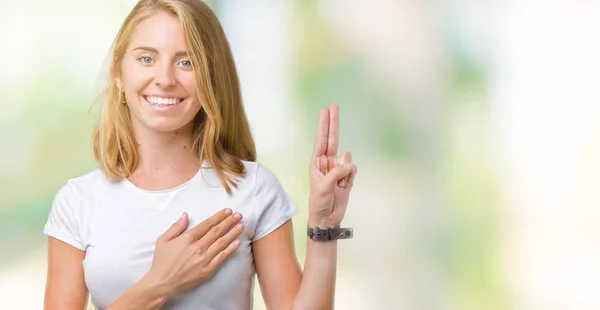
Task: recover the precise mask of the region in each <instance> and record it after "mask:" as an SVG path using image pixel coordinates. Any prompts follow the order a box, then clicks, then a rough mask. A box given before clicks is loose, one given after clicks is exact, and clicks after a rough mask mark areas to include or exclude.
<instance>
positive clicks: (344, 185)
mask: <svg viewBox="0 0 600 310" xmlns="http://www.w3.org/2000/svg"><path fill="white" fill-rule="evenodd" d="M341 186H342V187H346V179H343V180H342V184H341Z"/></svg>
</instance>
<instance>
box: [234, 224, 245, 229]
mask: <svg viewBox="0 0 600 310" xmlns="http://www.w3.org/2000/svg"><path fill="white" fill-rule="evenodd" d="M235 228H237V229H239V230H242V229H244V224H237V225H236V226H235Z"/></svg>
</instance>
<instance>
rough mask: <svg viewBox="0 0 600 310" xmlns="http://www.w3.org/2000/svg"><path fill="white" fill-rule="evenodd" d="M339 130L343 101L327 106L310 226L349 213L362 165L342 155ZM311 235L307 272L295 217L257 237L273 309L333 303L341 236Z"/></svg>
mask: <svg viewBox="0 0 600 310" xmlns="http://www.w3.org/2000/svg"><path fill="white" fill-rule="evenodd" d="M338 130H339V111H338V106H337V105H335V104H334V105H332V106H331V108H325V109H322V110H321V115H320V116H319V128H318V129H317V139H316V142H315V149H314V153H313V157H312V159H311V163H310V198H309V218H308V225H309V226H311V227H320V228H328V227H329V228H331V227H336V226H338V225H340V223H341V222H342V219H343V218H344V215H345V213H346V207H347V205H348V199H349V195H350V191H351V189H352V186H353V184H354V177H355V176H356V172H357V167H356V165H354V164H352V163H351V162H352V158H351V154H350V153H349V152H343V153H342V154H341V155H340V157H337V149H338ZM307 239H308V246H307V252H306V262H305V265H304V276H302V275H301V273H300V270H299V267H298V263H297V261H296V257H295V253H294V244H293V233H292V224H291V221H288V222H287V223H286V224H284V225H282V226H281V227H279V228H278V229H276V230H275V231H273V232H272V233H271V234H269V235H268V236H266V237H264V238H263V239H259V240H257V241H256V242H254V243H253V245H252V251H253V253H254V256H255V264H256V271H257V273H258V277H259V282H260V285H261V289H262V290H263V297H264V299H265V302H266V304H267V307H268V308H269V309H276V310H279V309H293V310H321V309H333V299H334V293H335V276H336V263H337V262H336V261H337V241H335V240H333V241H324V242H317V241H313V240H311V239H309V238H307Z"/></svg>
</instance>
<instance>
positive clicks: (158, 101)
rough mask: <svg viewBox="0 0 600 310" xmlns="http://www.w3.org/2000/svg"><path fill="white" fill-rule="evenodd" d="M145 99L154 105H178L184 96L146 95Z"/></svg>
mask: <svg viewBox="0 0 600 310" xmlns="http://www.w3.org/2000/svg"><path fill="white" fill-rule="evenodd" d="M144 99H146V101H148V102H149V103H150V104H152V105H156V106H170V105H176V104H178V103H180V102H182V101H183V98H164V97H157V96H144Z"/></svg>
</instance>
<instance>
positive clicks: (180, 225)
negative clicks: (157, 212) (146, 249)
mask: <svg viewBox="0 0 600 310" xmlns="http://www.w3.org/2000/svg"><path fill="white" fill-rule="evenodd" d="M187 226H188V214H187V213H186V212H183V214H182V215H181V217H180V218H179V219H178V220H177V222H175V223H173V225H171V227H169V229H167V231H165V232H164V233H163V234H162V235H161V236H160V238H161V239H163V241H171V240H173V239H175V237H177V236H179V235H181V233H182V232H183V231H184V230H185V229H186V228H187Z"/></svg>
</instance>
